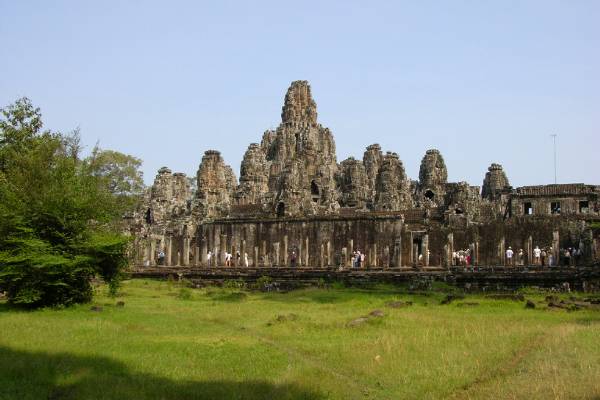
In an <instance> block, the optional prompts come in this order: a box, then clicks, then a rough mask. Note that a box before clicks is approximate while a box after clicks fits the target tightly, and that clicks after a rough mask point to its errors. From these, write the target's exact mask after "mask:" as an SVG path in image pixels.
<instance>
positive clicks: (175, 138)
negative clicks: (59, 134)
mask: <svg viewBox="0 0 600 400" xmlns="http://www.w3.org/2000/svg"><path fill="white" fill-rule="evenodd" d="M598 21H600V1H508V0H502V1H500V0H498V1H412V2H402V1H389V2H379V1H369V2H367V1H356V2H355V1H339V2H338V1H320V2H319V1H314V2H312V1H302V2H286V1H281V0H280V1H272V2H263V1H252V2H242V1H239V2H231V1H214V2H201V1H194V2H192V1H190V2H180V1H169V2H165V1H160V2H141V1H140V2H138V1H102V2H99V1H52V2H50V1H19V2H16V1H8V0H0V45H1V49H2V61H1V62H0V105H1V106H5V105H8V104H10V103H12V102H13V101H14V100H15V99H17V98H18V97H21V96H28V97H29V98H30V99H32V101H33V102H34V104H36V105H37V106H39V107H41V109H42V112H43V115H44V121H45V127H46V128H49V129H52V130H59V131H69V130H71V129H73V128H75V127H77V126H79V127H80V128H81V133H82V138H83V143H84V144H85V145H86V146H87V148H88V150H89V149H90V148H91V147H92V146H93V145H94V144H95V143H96V142H97V141H99V143H100V145H101V147H103V148H110V149H114V150H118V151H122V152H125V153H129V154H132V155H135V156H137V157H140V158H142V159H143V160H144V167H143V170H144V176H145V180H146V182H147V183H150V182H151V181H152V180H153V178H154V176H155V174H156V171H157V170H158V168H160V167H161V166H168V167H170V168H171V169H172V170H174V171H181V172H185V173H187V174H195V173H196V170H197V168H198V164H199V163H200V160H201V158H202V155H203V153H204V151H205V150H207V149H217V150H220V151H221V153H222V154H223V156H224V158H225V160H226V162H227V163H229V164H231V165H232V167H233V169H234V171H236V174H237V175H239V166H240V161H241V158H242V156H243V153H244V151H245V150H246V148H247V146H248V144H249V143H251V142H258V141H260V138H261V136H262V133H263V132H264V130H265V129H268V128H271V127H275V126H277V125H278V124H279V121H280V113H281V106H282V104H283V97H284V95H285V91H286V90H287V88H288V86H289V84H290V82H291V81H293V80H297V79H306V80H308V81H309V82H310V83H311V86H312V91H313V96H314V98H315V100H316V102H317V107H318V112H319V121H320V122H321V123H322V124H323V125H324V126H326V127H329V128H330V129H331V130H332V131H333V134H334V136H335V139H336V144H337V155H338V161H341V160H343V159H345V158H346V157H348V156H354V157H356V158H362V153H363V151H364V148H365V147H366V146H367V145H369V144H371V143H380V144H381V146H382V148H383V149H384V150H392V151H395V152H397V153H398V154H399V155H400V158H401V159H402V160H403V162H404V165H405V167H406V170H407V173H408V174H409V176H410V177H411V178H412V179H416V178H417V176H418V168H419V163H420V160H421V158H422V156H423V154H424V153H425V151H426V150H427V149H428V148H438V149H440V150H441V152H442V154H443V156H444V158H445V160H446V164H447V166H448V173H449V180H451V181H462V180H465V181H467V182H469V183H471V184H474V185H480V184H481V182H482V180H483V176H484V174H485V171H486V170H487V167H488V166H489V164H490V163H492V162H499V163H501V164H503V165H504V168H505V170H506V172H507V174H508V177H509V180H510V181H511V183H512V184H513V186H521V185H531V184H547V183H552V182H553V179H554V173H553V164H552V140H551V137H550V134H552V133H555V134H557V135H558V140H557V141H558V180H559V182H563V183H564V182H585V183H592V184H600V177H599V175H598V150H599V149H600V132H599V130H600V72H599V71H600V23H598Z"/></svg>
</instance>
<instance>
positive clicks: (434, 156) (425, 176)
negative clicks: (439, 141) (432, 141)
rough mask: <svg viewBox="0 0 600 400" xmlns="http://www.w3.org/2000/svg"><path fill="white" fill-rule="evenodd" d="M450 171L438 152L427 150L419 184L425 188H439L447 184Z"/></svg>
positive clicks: (422, 163)
mask: <svg viewBox="0 0 600 400" xmlns="http://www.w3.org/2000/svg"><path fill="white" fill-rule="evenodd" d="M447 181H448V171H447V170H446V163H445V162H444V158H443V157H442V155H441V154H440V152H439V151H438V150H435V149H433V150H427V152H426V153H425V156H424V157H423V160H422V161H421V168H420V169H419V183H420V185H421V187H423V188H431V187H437V186H440V185H444V184H446V182H447Z"/></svg>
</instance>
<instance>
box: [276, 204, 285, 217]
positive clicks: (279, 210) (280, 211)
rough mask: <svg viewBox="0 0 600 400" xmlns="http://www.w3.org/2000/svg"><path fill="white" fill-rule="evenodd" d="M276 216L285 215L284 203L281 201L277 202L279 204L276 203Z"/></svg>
mask: <svg viewBox="0 0 600 400" xmlns="http://www.w3.org/2000/svg"><path fill="white" fill-rule="evenodd" d="M277 216H278V217H284V216H285V204H284V203H283V201H282V202H279V204H277Z"/></svg>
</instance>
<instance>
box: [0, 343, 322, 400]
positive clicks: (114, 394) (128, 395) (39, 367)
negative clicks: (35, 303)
mask: <svg viewBox="0 0 600 400" xmlns="http://www.w3.org/2000/svg"><path fill="white" fill-rule="evenodd" d="M196 367H197V368H198V369H201V368H203V366H202V365H198V366H196ZM0 398H2V399H55V400H59V399H60V400H70V399H100V398H101V399H247V400H254V399H294V400H295V399H322V398H324V397H323V396H322V395H321V394H319V393H316V392H314V391H310V390H306V389H303V388H301V387H299V386H297V385H293V384H282V385H275V384H272V383H269V382H265V381H245V382H236V381H233V380H232V381H175V380H171V379H168V378H163V377H157V376H153V375H149V374H143V373H138V372H134V371H131V370H129V369H128V368H127V367H126V366H125V365H124V364H123V363H120V362H118V361H115V360H111V359H109V358H105V357H82V356H76V355H71V354H67V353H58V354H48V353H33V352H25V351H17V350H12V349H8V348H6V347H0Z"/></svg>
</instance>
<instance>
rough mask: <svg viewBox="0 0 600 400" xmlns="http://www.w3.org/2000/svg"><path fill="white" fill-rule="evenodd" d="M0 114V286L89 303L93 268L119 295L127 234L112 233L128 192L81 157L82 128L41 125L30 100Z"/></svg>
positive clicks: (51, 299)
mask: <svg viewBox="0 0 600 400" xmlns="http://www.w3.org/2000/svg"><path fill="white" fill-rule="evenodd" d="M0 114H1V115H0V287H2V288H4V290H6V291H7V293H8V296H7V297H8V301H9V302H10V303H12V304H16V305H20V306H26V307H42V306H58V305H70V304H73V303H81V302H86V301H89V300H90V299H91V298H92V292H93V291H92V286H91V283H90V280H91V278H92V277H93V276H94V275H100V276H102V278H104V280H105V281H106V282H107V283H108V284H109V288H110V292H111V294H113V295H116V293H117V290H118V287H119V281H120V279H121V271H122V270H123V269H124V268H125V267H126V266H127V258H126V249H127V246H128V239H127V238H126V237H124V236H122V235H119V234H112V233H107V232H111V231H119V230H120V229H119V227H118V221H119V220H120V218H121V215H122V211H123V208H122V207H123V206H122V204H124V201H123V194H122V193H113V192H111V187H110V185H109V181H108V180H107V179H105V178H104V177H103V176H102V175H99V174H97V173H96V172H95V171H96V170H94V169H92V168H91V164H90V163H87V162H85V161H84V160H81V159H79V151H80V146H79V137H78V134H77V132H75V133H74V134H72V135H62V134H59V133H52V132H41V127H42V123H41V115H40V113H39V109H35V108H33V106H32V105H31V103H30V102H29V100H27V99H21V100H19V101H17V102H16V103H15V105H13V106H10V107H8V108H7V109H3V110H0ZM2 116H3V117H4V118H1V117H2Z"/></svg>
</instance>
